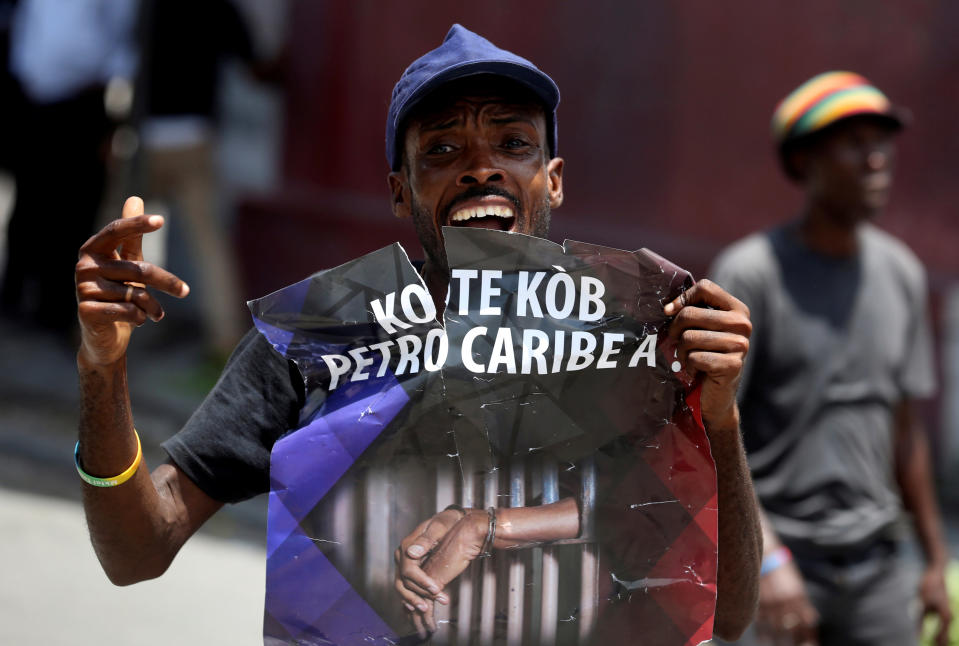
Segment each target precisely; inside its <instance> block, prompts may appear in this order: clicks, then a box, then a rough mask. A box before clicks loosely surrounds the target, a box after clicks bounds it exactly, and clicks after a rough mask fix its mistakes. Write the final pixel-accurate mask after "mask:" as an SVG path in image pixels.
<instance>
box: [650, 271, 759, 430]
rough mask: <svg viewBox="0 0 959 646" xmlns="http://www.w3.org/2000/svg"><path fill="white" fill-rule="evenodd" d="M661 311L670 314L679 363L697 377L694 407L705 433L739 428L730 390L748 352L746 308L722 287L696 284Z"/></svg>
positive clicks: (735, 383)
mask: <svg viewBox="0 0 959 646" xmlns="http://www.w3.org/2000/svg"><path fill="white" fill-rule="evenodd" d="M664 311H665V313H666V314H667V315H670V316H673V315H674V316H675V319H674V320H673V323H672V325H671V326H670V330H669V335H670V337H671V338H672V339H673V341H675V343H676V350H677V354H678V355H679V361H680V363H682V364H683V366H685V367H686V369H687V371H688V372H689V374H691V375H694V376H695V375H698V376H701V377H702V379H703V386H702V394H701V396H700V406H701V410H702V415H703V423H704V424H705V426H706V430H707V431H710V430H718V429H723V430H729V429H735V430H737V431H738V428H739V411H738V409H737V407H736V388H737V387H738V385H739V377H740V373H741V372H742V369H743V363H744V360H745V358H746V352H747V350H748V349H749V335H750V334H751V332H752V324H751V323H750V322H749V308H747V307H746V306H745V305H744V304H743V303H742V302H741V301H739V300H738V299H736V298H734V297H733V296H732V295H731V294H729V293H728V292H727V291H726V290H724V289H723V288H722V287H720V286H719V285H717V284H716V283H714V282H712V281H709V280H701V281H699V282H698V283H696V284H695V285H693V286H692V287H691V288H690V289H688V290H686V292H684V293H683V294H681V295H680V296H679V297H678V298H676V299H675V300H673V301H672V302H670V303H667V304H666V306H665V308H664Z"/></svg>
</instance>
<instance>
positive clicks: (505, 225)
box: [450, 204, 516, 231]
mask: <svg viewBox="0 0 959 646" xmlns="http://www.w3.org/2000/svg"><path fill="white" fill-rule="evenodd" d="M515 221H516V217H515V215H514V213H513V209H512V208H510V207H508V206H502V205H498V204H497V205H492V204H491V205H486V206H468V207H464V208H461V209H457V210H456V211H454V212H453V214H452V215H450V226H454V227H470V228H473V229H496V230H497V231H510V230H512V228H513V223H514V222H515Z"/></svg>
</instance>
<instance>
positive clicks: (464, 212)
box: [450, 206, 513, 222]
mask: <svg viewBox="0 0 959 646" xmlns="http://www.w3.org/2000/svg"><path fill="white" fill-rule="evenodd" d="M494 215H495V216H496V217H499V218H511V217H513V209H511V208H510V207H508V206H474V207H470V208H465V209H460V210H459V211H456V212H455V213H454V214H453V215H451V216H450V220H452V221H453V222H462V221H464V220H469V219H470V218H485V217H488V216H494Z"/></svg>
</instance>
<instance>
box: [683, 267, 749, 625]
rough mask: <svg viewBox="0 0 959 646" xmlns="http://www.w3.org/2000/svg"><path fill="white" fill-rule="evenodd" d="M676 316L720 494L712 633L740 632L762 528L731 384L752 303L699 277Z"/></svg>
mask: <svg viewBox="0 0 959 646" xmlns="http://www.w3.org/2000/svg"><path fill="white" fill-rule="evenodd" d="M665 312H666V314H668V315H671V316H673V315H674V316H675V319H674V321H673V324H672V326H671V328H670V336H671V338H672V339H673V340H674V341H675V342H676V348H677V352H678V355H679V360H680V362H681V363H682V364H683V365H684V366H685V367H686V369H687V371H688V372H689V373H690V374H692V375H696V376H697V377H698V378H700V379H701V380H702V391H701V396H700V408H701V412H702V416H703V424H704V426H705V428H706V434H707V435H708V437H709V442H710V446H711V448H712V453H713V459H714V460H715V462H716V477H717V486H718V497H719V563H718V568H719V569H718V572H717V593H716V619H715V624H714V632H715V634H716V635H718V636H719V637H722V638H724V639H727V640H734V639H736V638H738V637H739V636H740V635H741V634H742V632H743V631H744V630H745V629H746V627H747V626H748V625H749V623H750V622H751V621H752V619H753V616H754V615H755V612H756V603H757V599H758V595H759V567H760V562H761V558H762V532H761V528H760V523H759V511H758V506H757V504H756V497H755V493H754V492H753V486H752V478H751V476H750V473H749V467H748V465H747V463H746V454H745V450H744V448H743V443H742V437H741V435H740V430H739V408H738V407H737V405H736V388H737V386H738V384H739V377H740V374H741V373H742V369H743V361H744V359H745V356H746V352H747V351H748V349H749V335H750V333H751V331H752V326H751V324H750V322H749V309H748V308H747V307H746V306H745V305H744V304H743V303H742V302H740V301H739V300H737V299H736V298H734V297H733V296H731V295H730V294H729V293H727V292H726V291H725V290H723V289H722V288H721V287H719V286H718V285H716V284H715V283H713V282H711V281H708V280H702V281H700V282H699V283H697V284H696V285H694V286H693V287H692V288H690V289H689V290H687V291H686V292H685V293H684V294H683V295H682V296H681V297H679V298H677V299H675V300H674V301H672V302H671V303H669V304H667V305H666V307H665Z"/></svg>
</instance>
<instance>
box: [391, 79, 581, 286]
mask: <svg viewBox="0 0 959 646" xmlns="http://www.w3.org/2000/svg"><path fill="white" fill-rule="evenodd" d="M404 144H405V145H404V163H403V168H402V169H401V170H400V171H398V172H394V173H390V177H389V182H390V189H391V191H392V194H393V212H394V213H395V214H396V215H397V217H412V218H413V224H414V226H415V227H416V233H417V236H418V237H419V239H420V242H421V244H422V245H423V249H424V250H425V251H426V254H427V257H428V259H429V260H430V261H432V262H433V263H435V264H436V265H437V266H438V267H439V268H440V269H442V270H443V271H444V272H446V273H448V271H449V267H448V265H447V261H446V251H445V249H444V247H443V237H442V227H444V226H459V227H475V228H486V229H497V230H500V231H513V232H517V233H525V234H529V235H534V236H540V237H543V236H545V235H546V234H547V232H548V230H549V216H550V209H551V208H555V207H558V206H559V205H560V204H562V201H563V183H562V175H563V160H562V159H560V158H554V159H549V155H548V152H547V140H546V118H545V115H544V112H543V108H542V107H541V106H540V105H539V104H538V103H536V102H535V101H534V100H532V99H531V98H529V97H527V96H524V95H523V94H522V93H517V92H516V90H515V89H514V88H512V87H511V85H510V84H508V83H503V82H498V81H496V80H495V79H492V80H476V79H474V80H463V81H459V82H457V83H455V84H450V85H449V86H447V87H446V88H443V89H442V90H440V91H439V92H438V93H437V94H436V95H435V96H433V97H431V98H430V99H428V100H427V101H426V102H424V104H423V105H422V106H419V107H418V108H417V110H416V112H415V114H414V115H413V116H412V117H411V118H410V119H409V121H408V125H407V128H406V136H405V141H404Z"/></svg>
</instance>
